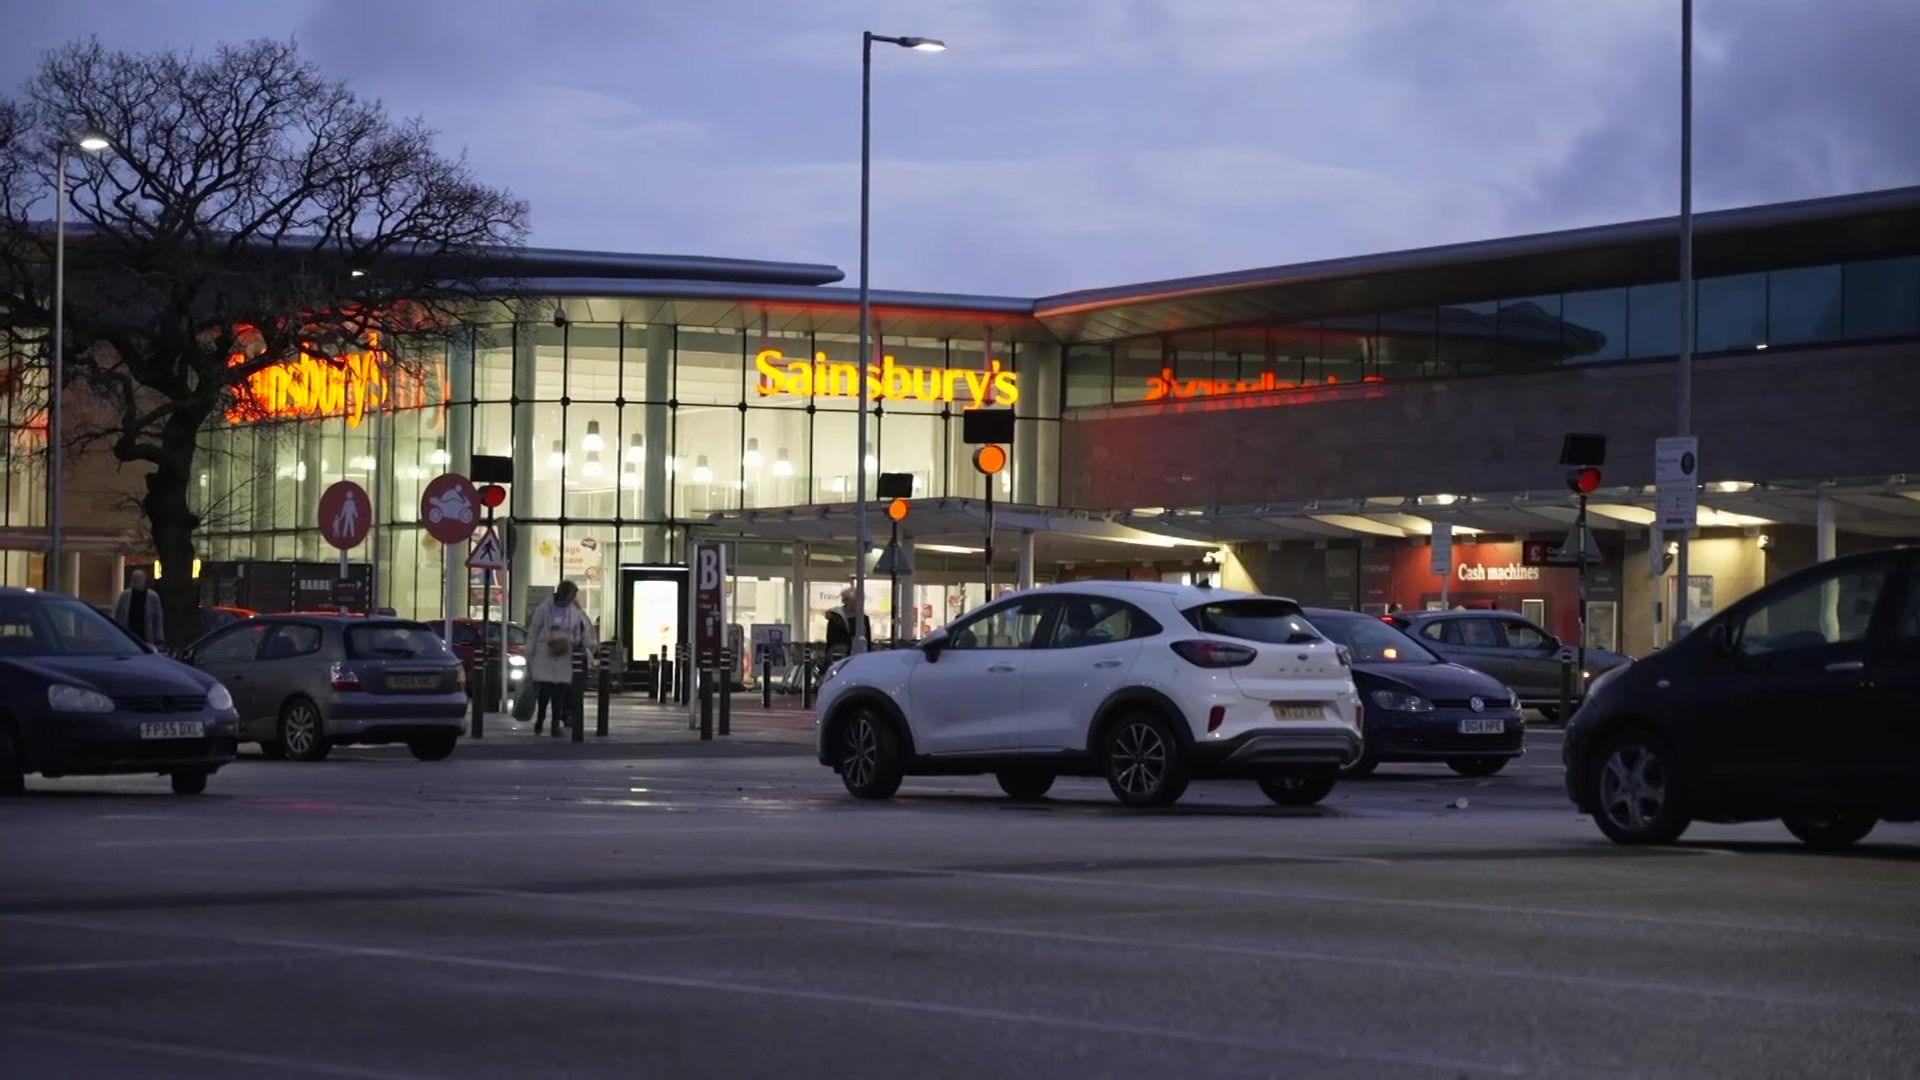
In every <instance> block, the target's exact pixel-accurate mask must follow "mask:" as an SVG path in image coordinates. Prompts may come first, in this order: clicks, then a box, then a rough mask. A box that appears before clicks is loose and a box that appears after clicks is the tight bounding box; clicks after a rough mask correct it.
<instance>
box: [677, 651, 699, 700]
mask: <svg viewBox="0 0 1920 1080" xmlns="http://www.w3.org/2000/svg"><path fill="white" fill-rule="evenodd" d="M691 653H692V650H691V649H689V648H688V647H687V646H685V645H679V646H676V647H675V654H674V664H673V701H674V704H676V705H685V704H686V703H687V702H688V701H690V700H691V699H692V695H693V678H694V671H693V664H692V662H691V660H692V656H691Z"/></svg>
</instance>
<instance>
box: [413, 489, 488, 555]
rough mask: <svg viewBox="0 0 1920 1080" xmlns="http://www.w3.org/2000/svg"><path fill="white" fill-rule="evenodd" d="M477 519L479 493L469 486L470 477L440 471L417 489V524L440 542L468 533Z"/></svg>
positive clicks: (471, 533)
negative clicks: (422, 488)
mask: <svg viewBox="0 0 1920 1080" xmlns="http://www.w3.org/2000/svg"><path fill="white" fill-rule="evenodd" d="M479 521H480V493H479V492H477V491H475V490H473V481H471V480H469V479H467V478H466V477H464V476H461V475H460V474H459V473H441V474H440V475H439V476H436V477H434V478H433V479H432V481H430V482H429V483H428V484H427V488H426V490H425V491H422V492H421V493H420V524H422V525H425V526H426V527H427V535H429V536H431V537H433V538H434V539H435V540H438V541H440V542H441V543H443V544H457V543H459V542H461V541H462V540H465V539H467V538H468V537H471V536H472V535H473V527H474V526H475V525H476V524H478V523H479Z"/></svg>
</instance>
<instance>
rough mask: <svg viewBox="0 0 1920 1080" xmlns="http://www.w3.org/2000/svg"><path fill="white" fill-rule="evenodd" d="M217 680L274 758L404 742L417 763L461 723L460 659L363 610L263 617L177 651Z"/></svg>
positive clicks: (450, 742) (427, 631)
mask: <svg viewBox="0 0 1920 1080" xmlns="http://www.w3.org/2000/svg"><path fill="white" fill-rule="evenodd" d="M181 658H182V659H184V660H185V661H186V662H187V663H190V664H192V665H193V666H194V667H197V668H199V669H200V670H202V671H204V672H206V673H207V674H209V675H212V676H213V677H214V678H216V679H218V680H220V683H221V685H223V686H225V687H226V688H227V690H228V692H230V693H231V694H232V695H233V703H234V708H235V709H236V710H237V711H238V712H239V714H240V732H239V740H240V741H241V742H258V743H259V744H260V749H261V750H262V752H264V753H265V754H266V756H268V757H271V758H277V757H283V756H284V757H290V758H294V759H296V760H298V761H319V760H320V759H321V758H324V757H326V756H327V752H328V751H329V750H331V749H332V748H333V747H335V746H338V745H342V744H345V743H394V742H403V743H406V744H407V748H408V749H409V750H411V751H413V756H414V757H416V758H419V759H420V760H421V761H438V760H440V759H441V758H444V757H446V756H447V755H448V754H451V753H453V748H454V745H455V743H456V741H457V740H458V739H459V738H460V735H461V733H462V732H463V731H465V730H466V715H467V694H466V687H465V685H464V679H463V676H462V674H461V669H460V661H459V658H457V657H455V656H454V655H453V653H452V651H451V650H449V649H448V648H447V646H446V643H445V642H443V641H441V640H440V635H438V634H436V633H434V632H433V630H432V629H431V628H429V627H428V626H427V625H425V624H424V623H417V622H411V621H407V620H402V619H382V618H367V617H365V616H361V615H332V614H295V615H265V616H260V617H257V618H253V619H249V620H247V621H246V622H242V623H236V624H235V625H232V626H227V627H223V628H221V629H219V630H216V631H214V632H213V633H211V634H208V635H207V636H206V637H203V638H201V639H200V640H199V641H196V642H194V643H193V644H192V645H190V646H188V647H187V650H186V652H185V653H184V654H183V655H182V657H181Z"/></svg>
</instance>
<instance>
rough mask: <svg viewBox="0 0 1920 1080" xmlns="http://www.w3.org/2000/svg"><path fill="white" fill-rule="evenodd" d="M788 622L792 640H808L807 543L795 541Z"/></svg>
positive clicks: (789, 588)
mask: <svg viewBox="0 0 1920 1080" xmlns="http://www.w3.org/2000/svg"><path fill="white" fill-rule="evenodd" d="M787 590H788V592H787V623H788V625H790V626H791V627H792V631H791V633H792V637H791V638H790V640H792V641H796V642H797V641H805V640H807V545H805V544H803V543H801V542H800V541H798V540H796V541H794V543H793V569H792V570H791V571H790V572H789V575H788V578H787Z"/></svg>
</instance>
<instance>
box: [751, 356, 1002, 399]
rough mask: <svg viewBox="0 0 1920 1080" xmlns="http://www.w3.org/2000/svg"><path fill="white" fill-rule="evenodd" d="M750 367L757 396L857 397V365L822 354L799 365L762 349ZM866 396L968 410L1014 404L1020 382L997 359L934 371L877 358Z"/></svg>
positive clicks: (869, 373) (869, 371) (870, 371)
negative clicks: (971, 365) (976, 366)
mask: <svg viewBox="0 0 1920 1080" xmlns="http://www.w3.org/2000/svg"><path fill="white" fill-rule="evenodd" d="M753 367H754V371H755V372H756V373H757V374H758V375H759V378H758V380H757V381H756V382H755V384H754V386H755V388H756V389H757V390H758V391H759V394H760V396H761V397H773V396H775V395H784V396H787V397H804V398H836V397H859V396H860V369H859V368H858V366H856V365H854V364H849V363H844V362H836V361H833V360H829V359H827V354H826V353H824V352H816V353H814V354H813V359H812V360H805V359H794V358H792V357H789V356H787V355H785V354H784V353H782V352H781V351H780V350H779V349H762V350H760V352H759V354H758V355H756V356H755V357H754V358H753ZM867 396H868V397H869V398H871V399H873V400H875V401H887V400H894V401H926V402H933V403H936V404H946V405H959V406H961V407H963V408H968V409H978V408H984V407H987V406H990V405H1002V406H1005V405H1012V404H1014V403H1016V402H1018V401H1019V400H1020V377H1019V375H1018V374H1017V373H1015V372H1012V371H1009V370H1007V369H1006V368H1004V367H1003V366H1002V365H1001V363H1000V359H999V358H998V357H995V358H993V360H992V361H990V362H989V363H988V365H987V366H986V367H985V368H937V367H921V366H919V365H916V364H901V363H898V362H897V361H895V360H894V358H893V357H891V356H883V357H881V358H880V362H879V363H878V364H869V365H867Z"/></svg>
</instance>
